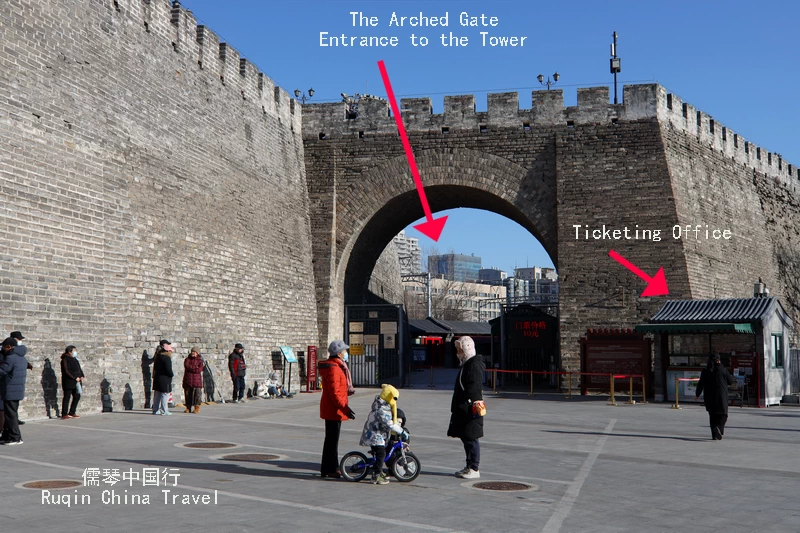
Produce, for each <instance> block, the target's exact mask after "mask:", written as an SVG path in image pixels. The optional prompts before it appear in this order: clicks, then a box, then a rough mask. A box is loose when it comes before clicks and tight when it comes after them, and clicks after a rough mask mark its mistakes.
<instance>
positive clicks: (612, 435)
mask: <svg viewBox="0 0 800 533" xmlns="http://www.w3.org/2000/svg"><path fill="white" fill-rule="evenodd" d="M544 431H545V433H564V434H568V435H569V434H572V435H597V436H603V435H607V436H609V437H638V438H643V439H669V440H682V441H686V442H702V441H706V440H710V438H692V437H672V436H669V435H643V434H641V433H638V434H637V433H603V432H602V431H564V430H559V429H545V430H544Z"/></svg>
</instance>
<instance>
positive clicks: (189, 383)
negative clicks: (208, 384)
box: [183, 346, 203, 413]
mask: <svg viewBox="0 0 800 533" xmlns="http://www.w3.org/2000/svg"><path fill="white" fill-rule="evenodd" d="M202 393H203V358H202V357H200V349H199V348H195V347H194V346H192V349H191V350H189V357H187V358H186V359H184V360H183V398H184V400H183V403H184V404H185V405H186V410H185V411H184V413H191V412H195V413H199V412H200V403H201V401H202V397H201V394H202ZM193 407H194V411H192V408H193Z"/></svg>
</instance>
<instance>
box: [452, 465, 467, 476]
mask: <svg viewBox="0 0 800 533" xmlns="http://www.w3.org/2000/svg"><path fill="white" fill-rule="evenodd" d="M467 472H469V467H468V466H465V467H464V468H462V469H461V470H459V471H458V472H456V473H455V475H456V477H461V476H463V475H464V474H466V473H467Z"/></svg>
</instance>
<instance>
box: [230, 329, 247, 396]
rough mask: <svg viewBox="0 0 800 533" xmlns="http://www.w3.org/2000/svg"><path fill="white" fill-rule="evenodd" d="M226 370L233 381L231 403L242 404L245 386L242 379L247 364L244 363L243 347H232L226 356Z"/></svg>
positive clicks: (245, 372) (237, 344) (238, 345)
mask: <svg viewBox="0 0 800 533" xmlns="http://www.w3.org/2000/svg"><path fill="white" fill-rule="evenodd" d="M228 370H229V371H230V373H231V380H232V381H233V398H231V401H232V402H233V403H244V402H246V401H247V400H245V399H244V393H245V390H247V389H246V385H245V382H244V377H245V375H246V374H247V364H246V363H245V361H244V346H242V345H241V344H239V343H236V345H235V346H234V347H233V351H232V352H231V353H230V354H229V355H228Z"/></svg>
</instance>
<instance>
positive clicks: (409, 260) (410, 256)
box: [393, 231, 422, 276]
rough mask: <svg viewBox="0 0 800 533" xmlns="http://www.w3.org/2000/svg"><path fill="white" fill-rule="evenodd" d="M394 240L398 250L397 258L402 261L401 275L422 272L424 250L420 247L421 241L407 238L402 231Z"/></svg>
mask: <svg viewBox="0 0 800 533" xmlns="http://www.w3.org/2000/svg"><path fill="white" fill-rule="evenodd" d="M393 240H394V245H395V248H397V257H398V259H400V274H401V275H404V276H407V275H409V274H418V273H420V272H422V249H421V248H420V247H419V239H415V238H413V237H406V232H405V231H401V232H400V233H398V234H397V235H396V236H395V237H394V239H393Z"/></svg>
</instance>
